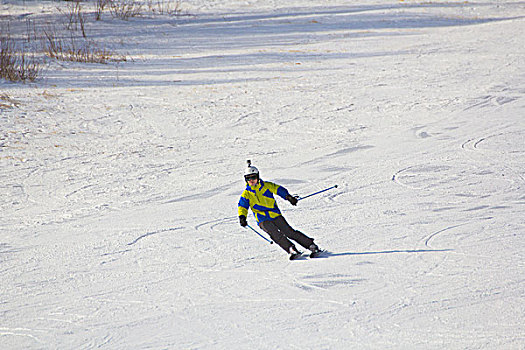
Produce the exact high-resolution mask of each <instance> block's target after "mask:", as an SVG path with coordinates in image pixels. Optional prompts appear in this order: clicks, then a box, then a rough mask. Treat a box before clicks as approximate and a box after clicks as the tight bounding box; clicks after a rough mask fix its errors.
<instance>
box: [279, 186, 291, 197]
mask: <svg viewBox="0 0 525 350" xmlns="http://www.w3.org/2000/svg"><path fill="white" fill-rule="evenodd" d="M277 194H278V195H279V197H281V198H283V199H286V196H287V195H289V194H290V193H289V192H288V190H287V189H286V188H284V187H283V186H279V188H278V189H277Z"/></svg>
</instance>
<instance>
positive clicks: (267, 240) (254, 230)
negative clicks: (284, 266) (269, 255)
mask: <svg viewBox="0 0 525 350" xmlns="http://www.w3.org/2000/svg"><path fill="white" fill-rule="evenodd" d="M246 227H249V228H250V229H251V230H252V231H253V232H255V233H257V234H258V235H259V236H260V237H261V238H262V239H264V240H265V241H266V242H269V243H270V244H273V241H270V240H269V239H268V238H266V237H264V236H263V235H261V234H260V233H259V231H257V230H256V229H254V228H253V227H251V226H250V225H246Z"/></svg>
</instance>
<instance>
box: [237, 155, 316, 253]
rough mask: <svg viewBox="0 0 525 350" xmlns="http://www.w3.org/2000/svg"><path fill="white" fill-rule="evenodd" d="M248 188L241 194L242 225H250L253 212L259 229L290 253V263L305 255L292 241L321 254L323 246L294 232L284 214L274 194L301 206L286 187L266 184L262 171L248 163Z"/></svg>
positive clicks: (240, 212) (245, 173) (270, 183)
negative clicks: (260, 174) (260, 173)
mask: <svg viewBox="0 0 525 350" xmlns="http://www.w3.org/2000/svg"><path fill="white" fill-rule="evenodd" d="M244 180H245V181H246V188H245V189H244V191H243V192H242V194H241V198H240V199H239V203H238V212H239V222H240V225H241V226H242V227H246V226H248V222H247V219H246V218H247V215H248V209H251V210H252V212H253V214H254V216H255V220H256V221H257V224H258V225H259V227H260V228H261V229H262V230H264V231H265V232H266V233H268V234H269V235H270V238H271V239H272V240H273V241H274V242H275V243H277V244H278V245H279V246H280V247H281V248H282V249H284V250H285V251H286V252H287V253H289V254H290V260H293V259H295V258H296V257H298V256H300V255H301V253H300V252H299V251H298V250H297V248H296V247H295V245H294V244H293V243H292V242H291V241H290V240H294V241H296V242H297V243H299V244H300V245H301V246H303V247H304V248H306V249H309V250H310V251H311V252H312V256H314V254H316V253H319V252H320V249H319V247H318V246H317V245H316V244H315V243H314V240H313V239H312V238H310V237H308V236H306V235H305V234H304V233H302V232H300V231H297V230H295V229H293V228H292V227H291V226H290V224H288V222H287V221H286V219H285V218H284V216H283V215H282V214H281V211H280V210H279V207H278V206H277V202H276V200H275V198H274V196H273V195H274V194H277V195H278V196H280V197H282V198H283V199H285V200H287V201H288V202H290V203H291V204H292V205H297V201H298V200H297V198H296V197H293V196H291V195H290V193H289V192H288V190H287V189H286V188H284V187H283V186H280V185H277V184H275V183H273V182H269V181H263V180H262V179H261V178H260V177H259V170H258V169H257V168H256V167H254V166H252V165H251V161H248V167H247V168H246V170H245V172H244Z"/></svg>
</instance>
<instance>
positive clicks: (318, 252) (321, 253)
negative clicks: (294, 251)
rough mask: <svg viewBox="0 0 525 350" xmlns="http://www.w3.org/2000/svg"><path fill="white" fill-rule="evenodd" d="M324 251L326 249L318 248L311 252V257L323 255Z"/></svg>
mask: <svg viewBox="0 0 525 350" xmlns="http://www.w3.org/2000/svg"><path fill="white" fill-rule="evenodd" d="M324 252H325V251H324V250H318V251H316V252H312V253H310V258H312V259H313V258H318V257H320V256H321V255H323V253H324Z"/></svg>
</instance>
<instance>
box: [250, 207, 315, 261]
mask: <svg viewBox="0 0 525 350" xmlns="http://www.w3.org/2000/svg"><path fill="white" fill-rule="evenodd" d="M259 227H260V228H261V229H263V230H264V231H265V232H266V233H268V234H269V235H270V238H271V239H272V241H274V242H275V243H277V244H278V245H279V246H280V247H281V248H283V249H284V250H286V252H287V253H290V248H291V247H294V244H293V243H292V242H290V239H293V240H294V241H296V242H297V243H299V244H300V245H301V246H303V247H304V248H306V249H308V248H309V247H310V245H311V244H313V243H314V240H313V239H312V238H310V237H308V236H306V235H305V234H304V233H302V232H300V231H297V230H294V229H293V228H292V227H291V226H290V224H288V222H286V219H285V218H284V217H283V216H282V215H281V216H278V217H277V218H276V219H274V220H269V221H261V222H260V223H259Z"/></svg>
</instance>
